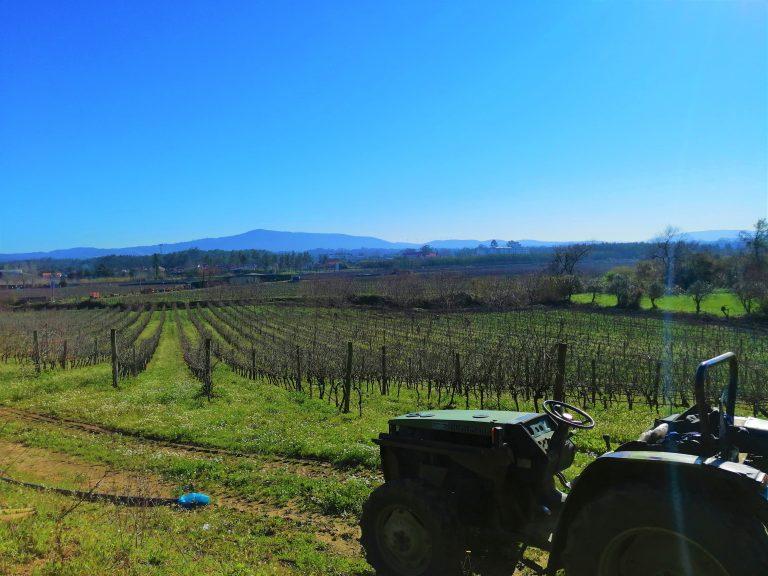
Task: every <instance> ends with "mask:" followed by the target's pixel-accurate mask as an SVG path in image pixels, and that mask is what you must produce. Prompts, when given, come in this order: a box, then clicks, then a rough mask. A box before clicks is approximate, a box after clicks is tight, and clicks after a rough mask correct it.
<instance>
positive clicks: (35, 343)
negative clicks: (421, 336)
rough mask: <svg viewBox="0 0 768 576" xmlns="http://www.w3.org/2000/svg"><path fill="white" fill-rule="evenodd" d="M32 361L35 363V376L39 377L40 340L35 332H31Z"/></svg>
mask: <svg viewBox="0 0 768 576" xmlns="http://www.w3.org/2000/svg"><path fill="white" fill-rule="evenodd" d="M32 359H33V360H34V362H35V374H37V375H38V376H40V340H39V338H38V336H37V330H35V331H34V332H32Z"/></svg>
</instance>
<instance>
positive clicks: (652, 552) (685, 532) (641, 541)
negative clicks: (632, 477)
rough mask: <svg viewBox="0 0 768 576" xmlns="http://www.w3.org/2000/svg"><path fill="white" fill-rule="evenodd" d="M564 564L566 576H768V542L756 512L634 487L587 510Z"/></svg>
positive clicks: (574, 528) (573, 530) (571, 534)
mask: <svg viewBox="0 0 768 576" xmlns="http://www.w3.org/2000/svg"><path fill="white" fill-rule="evenodd" d="M563 561H564V562H563V563H564V566H565V573H566V574H567V576H646V575H649V574H664V575H670V576H672V575H674V576H677V575H680V576H688V575H695V576H765V575H766V574H768V537H767V536H766V530H765V527H764V526H763V524H762V523H761V522H760V521H759V520H757V519H756V518H755V515H754V514H742V515H737V514H736V513H734V512H732V511H730V510H728V509H727V508H726V507H725V506H723V505H722V504H721V503H718V502H714V501H713V499H711V498H707V497H706V496H704V495H701V496H699V497H696V496H695V495H690V494H681V493H680V492H678V491H676V492H672V491H663V490H661V489H657V488H652V487H650V486H646V485H643V484H633V485H628V486H624V487H620V488H614V489H611V490H608V491H607V492H605V493H604V494H603V495H602V496H601V497H600V498H598V499H596V500H595V501H593V502H591V503H589V504H587V505H586V506H584V508H583V509H582V510H581V511H580V512H579V514H578V515H577V516H576V518H575V519H574V520H573V522H572V523H571V526H570V527H569V530H568V535H567V542H566V548H565V553H564V555H563Z"/></svg>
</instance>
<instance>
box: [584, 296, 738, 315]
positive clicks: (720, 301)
mask: <svg viewBox="0 0 768 576" xmlns="http://www.w3.org/2000/svg"><path fill="white" fill-rule="evenodd" d="M572 300H573V302H575V303H577V304H589V303H591V302H592V294H576V295H575V296H574V297H573V298H572ZM594 303H595V304H596V305H597V306H601V307H604V308H607V307H612V306H616V296H614V295H613V294H598V295H597V297H596V298H595V302H594ZM723 306H725V307H727V308H728V313H729V315H730V316H733V317H738V316H744V314H745V311H744V306H742V305H741V302H739V299H738V298H737V297H736V295H735V294H733V293H732V292H728V291H725V290H718V291H716V292H714V293H713V294H711V295H710V296H708V297H707V298H705V299H704V301H703V302H702V303H701V312H702V313H704V314H712V315H714V316H720V317H722V316H723V312H722V310H721V308H722V307H723ZM640 307H641V308H642V309H643V310H651V309H652V306H651V300H650V298H648V297H647V296H643V298H642V300H641V301H640ZM656 307H657V308H658V309H659V310H664V311H668V312H687V313H691V314H695V313H696V304H695V303H694V301H693V298H691V297H690V296H687V295H685V294H677V295H674V296H664V297H663V298H659V299H657V300H656Z"/></svg>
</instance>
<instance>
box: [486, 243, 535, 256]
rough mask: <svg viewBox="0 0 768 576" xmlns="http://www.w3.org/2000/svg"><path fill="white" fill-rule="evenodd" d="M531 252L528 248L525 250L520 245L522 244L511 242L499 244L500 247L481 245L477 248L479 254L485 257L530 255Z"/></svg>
mask: <svg viewBox="0 0 768 576" xmlns="http://www.w3.org/2000/svg"><path fill="white" fill-rule="evenodd" d="M529 252H530V250H529V249H528V248H525V247H524V246H522V245H521V244H520V242H514V241H512V240H510V241H509V242H504V243H503V244H502V243H499V245H498V246H486V245H485V244H481V245H480V246H478V247H477V253H478V254H483V255H489V254H528V253H529Z"/></svg>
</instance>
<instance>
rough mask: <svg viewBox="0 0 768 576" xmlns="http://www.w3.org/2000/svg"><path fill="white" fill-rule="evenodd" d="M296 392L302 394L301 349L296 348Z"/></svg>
mask: <svg viewBox="0 0 768 576" xmlns="http://www.w3.org/2000/svg"><path fill="white" fill-rule="evenodd" d="M296 391H297V392H301V348H300V347H299V346H298V345H297V346H296Z"/></svg>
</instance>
